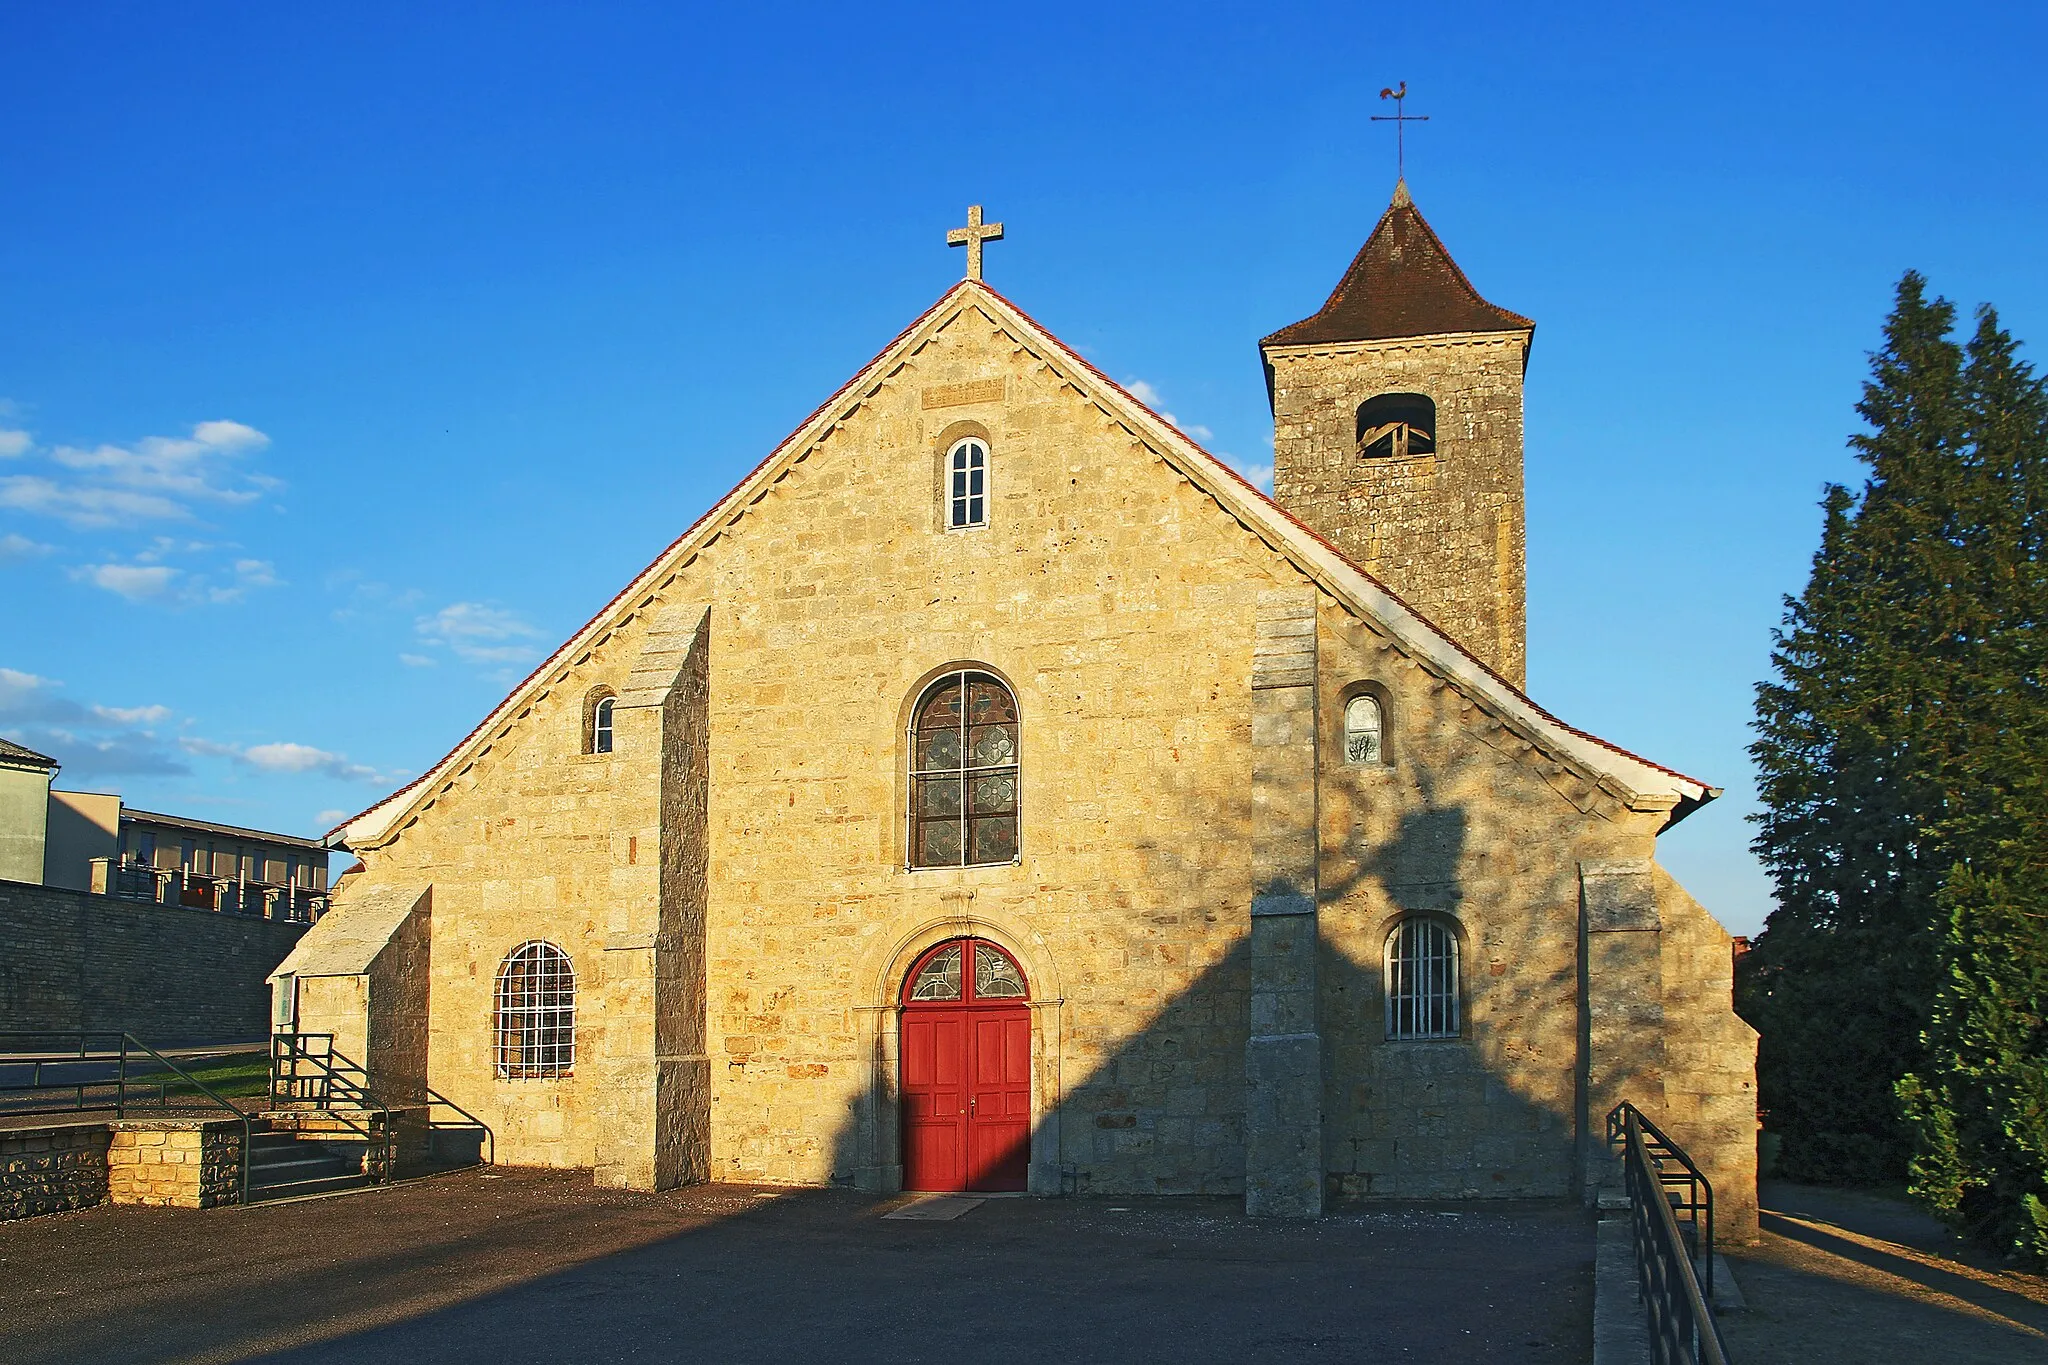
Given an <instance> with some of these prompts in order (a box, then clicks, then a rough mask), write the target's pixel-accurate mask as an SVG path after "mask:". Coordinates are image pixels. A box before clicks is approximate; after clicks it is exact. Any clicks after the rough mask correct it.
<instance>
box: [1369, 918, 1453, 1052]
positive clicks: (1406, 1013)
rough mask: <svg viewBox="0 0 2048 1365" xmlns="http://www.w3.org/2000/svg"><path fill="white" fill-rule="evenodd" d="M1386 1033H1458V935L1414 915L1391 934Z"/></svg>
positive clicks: (1397, 1035) (1423, 1035) (1431, 1035)
mask: <svg viewBox="0 0 2048 1365" xmlns="http://www.w3.org/2000/svg"><path fill="white" fill-rule="evenodd" d="M1386 951H1387V970H1386V991H1387V1037H1389V1038H1455V1037H1457V1036H1458V936H1457V935H1456V934H1453V933H1452V932H1451V928H1450V926H1449V925H1447V924H1445V923H1444V922H1443V921H1442V920H1438V919H1431V918H1429V917H1427V916H1423V915H1414V916H1410V917H1409V918H1407V919H1404V920H1402V921H1401V922H1400V923H1399V924H1396V925H1395V926H1394V930H1393V932H1392V933H1390V934H1388V935H1387V950H1386Z"/></svg>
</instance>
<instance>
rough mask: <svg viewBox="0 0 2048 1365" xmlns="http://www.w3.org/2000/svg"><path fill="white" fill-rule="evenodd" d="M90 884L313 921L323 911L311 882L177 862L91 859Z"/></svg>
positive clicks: (146, 899) (166, 900) (135, 895)
mask: <svg viewBox="0 0 2048 1365" xmlns="http://www.w3.org/2000/svg"><path fill="white" fill-rule="evenodd" d="M92 889H93V890H94V891H97V892H99V893H100V894H102V895H107V896H112V897H114V898H115V899H116V900H124V901H140V902H142V903H144V904H147V905H182V906H185V907H187V908H190V909H198V910H214V911H218V912H220V913H222V914H229V915H252V916H256V917H258V918H262V919H280V920H289V921H292V922H293V923H298V924H312V923H314V922H316V921H317V920H319V918H320V917H321V916H322V915H324V914H326V913H327V909H328V895H327V893H326V892H325V891H316V890H314V889H312V888H311V887H306V886H292V885H287V884H284V883H280V882H261V881H252V880H249V879H248V878H244V877H216V876H209V875H208V874H206V873H204V872H198V871H194V870H192V869H189V868H179V867H152V866H151V865H149V864H148V863H137V862H119V861H116V860H115V859H112V858H94V859H93V860H92Z"/></svg>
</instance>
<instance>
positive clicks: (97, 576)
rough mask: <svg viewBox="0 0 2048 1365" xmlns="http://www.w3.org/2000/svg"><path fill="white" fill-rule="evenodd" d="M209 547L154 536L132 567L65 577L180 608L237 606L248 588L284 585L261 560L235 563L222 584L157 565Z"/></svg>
mask: <svg viewBox="0 0 2048 1365" xmlns="http://www.w3.org/2000/svg"><path fill="white" fill-rule="evenodd" d="M214 548H215V547H214V546H211V545H208V544H206V543H205V542H203V541H188V542H184V543H180V542H178V541H175V540H171V539H168V538H167V537H164V536H158V537H157V539H156V542H155V543H154V544H153V545H151V546H150V547H149V548H148V549H145V550H141V551H139V552H137V554H136V556H135V562H134V563H132V564H81V565H79V566H78V567H77V568H74V569H72V570H71V571H70V572H71V577H72V579H73V580H74V581H76V582H80V583H90V584H92V586H94V587H96V588H104V589H106V590H107V591H108V592H111V593H115V594H118V595H119V596H122V597H125V598H127V599H128V600H129V601H131V602H143V601H155V600H159V599H163V598H167V597H168V598H170V599H171V600H173V601H175V602H177V603H179V604H180V605H185V606H196V605H211V606H221V605H225V604H228V603H232V602H239V601H241V600H242V599H243V598H244V597H246V596H248V594H249V591H250V589H252V588H275V587H279V586H281V585H282V584H283V582H284V580H283V579H281V578H279V577H278V576H277V570H276V568H275V567H274V566H272V564H271V563H270V561H269V560H266V559H238V560H236V561H234V569H233V573H234V577H233V579H232V580H231V581H229V582H225V583H223V582H219V581H217V579H216V578H215V577H214V576H213V575H211V574H208V573H205V572H193V571H190V570H187V569H180V568H174V567H172V566H171V565H168V564H165V563H163V562H162V561H163V559H164V558H165V557H166V556H167V555H172V554H181V553H193V552H198V551H204V550H211V549H214Z"/></svg>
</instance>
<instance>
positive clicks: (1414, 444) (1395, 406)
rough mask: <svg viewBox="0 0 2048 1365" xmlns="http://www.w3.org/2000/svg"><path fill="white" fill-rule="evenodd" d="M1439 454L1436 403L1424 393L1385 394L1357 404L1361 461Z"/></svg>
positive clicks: (1401, 458) (1359, 456) (1359, 455)
mask: <svg viewBox="0 0 2048 1365" xmlns="http://www.w3.org/2000/svg"><path fill="white" fill-rule="evenodd" d="M1411 454H1436V403H1432V401H1430V399H1427V397H1423V395H1421V393H1382V395H1378V397H1376V399H1366V401H1364V403H1360V405H1358V458H1362V460H1405V458H1409V456H1411Z"/></svg>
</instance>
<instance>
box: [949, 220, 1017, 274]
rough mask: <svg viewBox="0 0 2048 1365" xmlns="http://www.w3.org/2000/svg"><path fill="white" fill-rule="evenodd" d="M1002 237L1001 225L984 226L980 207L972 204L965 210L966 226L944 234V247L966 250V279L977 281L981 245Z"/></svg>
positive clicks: (990, 224) (979, 271)
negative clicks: (960, 247) (957, 247)
mask: <svg viewBox="0 0 2048 1365" xmlns="http://www.w3.org/2000/svg"><path fill="white" fill-rule="evenodd" d="M1002 235H1003V225H1002V224H1001V223H989V224H987V225H986V226H984V225H983V223H982V221H981V205H979V204H974V205H972V206H970V207H969V208H968V210H967V226H966V227H958V228H954V229H952V230H951V231H949V232H948V233H947V234H946V245H947V246H964V247H966V248H967V278H968V279H970V280H978V279H980V278H981V244H982V243H983V242H993V241H996V240H998V239H1000V238H1001V237H1002Z"/></svg>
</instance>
